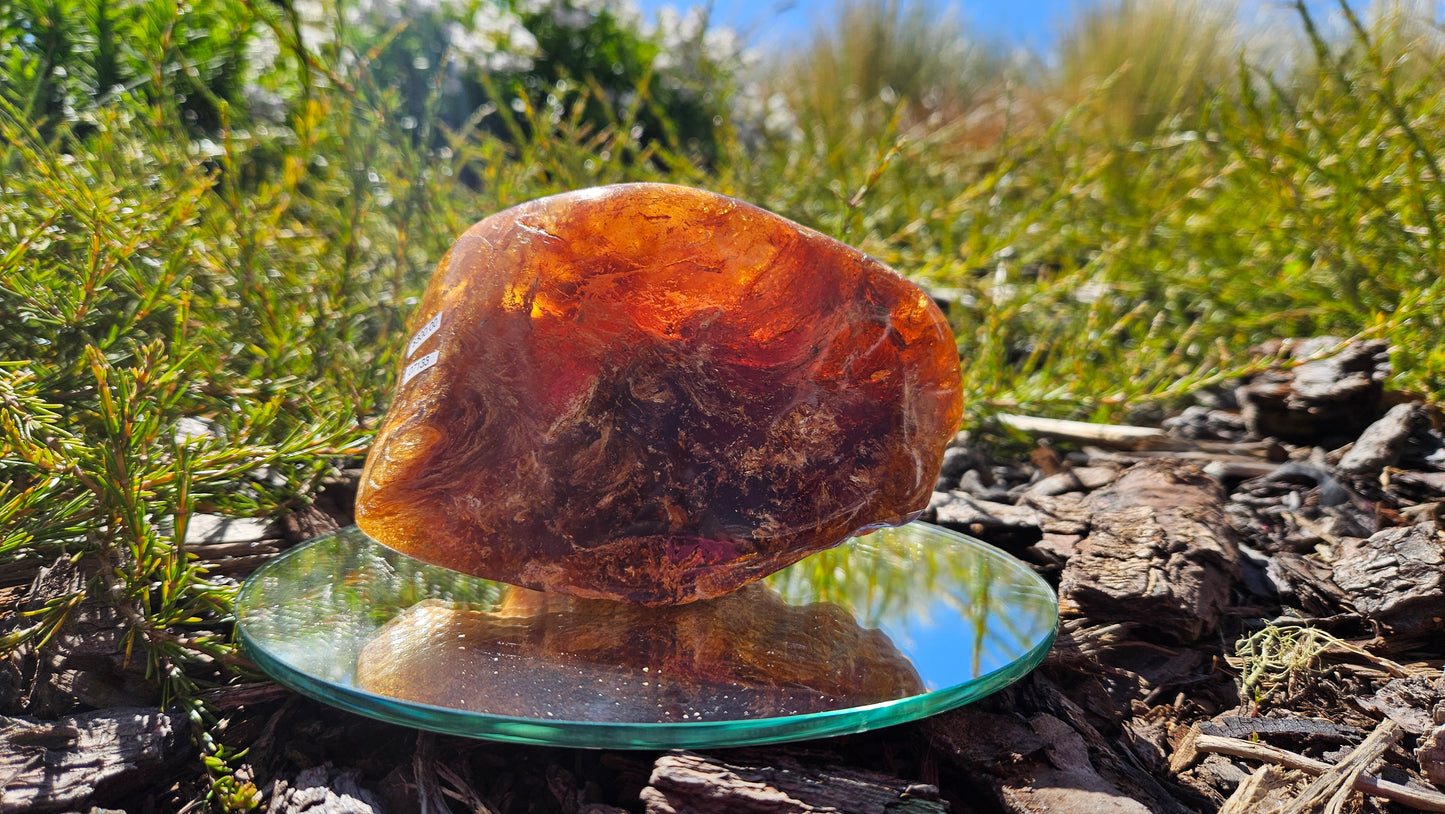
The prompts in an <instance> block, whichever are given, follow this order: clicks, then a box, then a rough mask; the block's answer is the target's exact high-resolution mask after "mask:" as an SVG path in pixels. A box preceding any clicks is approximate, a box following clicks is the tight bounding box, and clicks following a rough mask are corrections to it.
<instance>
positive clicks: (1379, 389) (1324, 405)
mask: <svg viewBox="0 0 1445 814" xmlns="http://www.w3.org/2000/svg"><path fill="white" fill-rule="evenodd" d="M1263 350H1264V352H1265V353H1272V354H1278V355H1280V356H1282V357H1284V358H1287V359H1291V360H1308V361H1304V362H1303V363H1302V364H1299V365H1297V366H1295V367H1293V368H1289V369H1285V368H1277V369H1274V370H1269V371H1265V372H1264V373H1261V374H1258V375H1256V376H1254V377H1253V378H1252V379H1251V380H1250V381H1248V382H1247V383H1245V384H1244V385H1243V386H1241V387H1239V388H1238V389H1237V390H1236V391H1235V396H1236V398H1238V399H1239V403H1240V406H1241V408H1242V413H1243V417H1244V423H1245V426H1247V427H1248V428H1249V431H1250V433H1252V434H1253V435H1254V436H1255V437H1258V438H1266V437H1273V438H1281V439H1286V440H1291V441H1300V442H1310V441H1314V440H1318V439H1320V438H1322V437H1334V438H1344V439H1346V440H1348V439H1351V438H1353V437H1354V436H1355V434H1356V433H1358V432H1359V431H1360V430H1362V429H1364V428H1365V427H1366V426H1367V425H1368V424H1369V423H1370V422H1371V421H1372V420H1373V419H1374V418H1375V416H1377V415H1378V414H1379V408H1380V398H1381V396H1382V395H1383V394H1384V382H1385V377H1386V376H1387V375H1389V371H1390V348H1389V345H1388V344H1386V343H1385V342H1381V341H1372V342H1355V343H1352V344H1349V345H1346V344H1345V343H1343V342H1342V341H1341V340H1339V339H1338V338H1336V337H1329V336H1324V337H1316V338H1312V339H1305V340H1301V341H1296V342H1291V343H1289V344H1288V345H1286V343H1283V342H1280V343H1273V344H1272V345H1271V346H1269V347H1266V348H1264V349H1263ZM1332 351H1337V352H1334V353H1332V355H1329V356H1323V355H1324V354H1328V353H1331V352H1332ZM1322 356H1323V358H1320V357H1322Z"/></svg>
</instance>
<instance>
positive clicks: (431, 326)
mask: <svg viewBox="0 0 1445 814" xmlns="http://www.w3.org/2000/svg"><path fill="white" fill-rule="evenodd" d="M441 327H442V315H441V312H440V311H438V312H437V315H436V316H434V317H432V318H431V320H430V321H429V322H427V324H425V325H423V326H421V330H420V331H417V332H416V336H413V337H412V338H411V341H410V342H408V343H406V358H408V359H410V358H411V355H412V354H413V353H416V349H417V348H419V347H421V346H422V343H423V342H425V341H427V340H428V339H431V337H432V334H434V333H436V332H437V331H438V330H439V329H440V328H441Z"/></svg>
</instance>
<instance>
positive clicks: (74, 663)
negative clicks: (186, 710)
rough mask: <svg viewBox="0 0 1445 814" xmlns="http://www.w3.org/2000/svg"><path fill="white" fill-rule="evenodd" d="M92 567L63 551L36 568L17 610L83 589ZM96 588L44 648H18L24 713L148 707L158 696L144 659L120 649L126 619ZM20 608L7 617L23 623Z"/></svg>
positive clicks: (44, 715)
mask: <svg viewBox="0 0 1445 814" xmlns="http://www.w3.org/2000/svg"><path fill="white" fill-rule="evenodd" d="M94 573H95V565H94V563H93V562H92V561H90V560H84V561H82V563H81V564H77V563H75V562H72V561H71V560H70V558H68V557H60V558H58V559H57V560H56V561H55V562H54V563H52V564H51V565H48V566H45V567H43V568H41V569H40V571H39V573H37V574H36V576H35V580H34V581H33V582H32V583H31V586H30V589H29V590H28V591H27V592H26V594H25V598H24V600H23V601H22V603H21V606H20V610H21V614H26V613H36V612H39V611H40V610H41V609H43V608H44V607H45V606H46V604H47V603H49V602H51V601H53V600H58V599H61V598H63V597H70V596H76V595H80V594H84V593H86V592H87V583H88V582H91V581H92V580H91V578H92V577H93V576H94ZM98 593H99V592H98V591H92V592H91V593H90V594H89V595H86V596H85V597H84V598H83V599H81V600H80V602H79V604H78V605H76V607H75V609H74V610H72V611H71V612H70V613H69V614H68V615H67V617H66V620H65V622H64V623H63V624H62V625H61V627H60V630H59V632H58V633H57V634H56V635H55V636H54V637H53V638H52V640H51V641H50V642H49V643H48V644H47V646H46V647H45V648H43V649H42V650H40V651H39V652H37V651H35V650H34V649H33V648H31V647H30V646H28V645H27V646H26V647H24V648H22V649H21V650H20V651H19V652H18V653H17V656H18V659H17V661H18V663H19V665H20V669H21V670H22V671H23V672H24V673H26V674H27V675H26V678H27V679H28V684H29V686H28V694H27V697H25V698H24V699H23V711H24V712H25V714H27V715H34V716H36V717H40V718H55V717H59V716H61V715H67V714H70V713H72V712H74V711H76V710H78V709H87V708H89V709H100V708H107V707H147V706H151V705H153V704H155V703H157V702H158V700H159V695H160V693H159V689H158V687H157V686H156V684H155V683H154V682H152V681H150V680H148V679H147V678H146V675H145V660H144V659H130V660H127V659H126V658H125V655H124V654H123V653H122V652H121V648H120V642H121V637H122V636H123V635H124V633H125V630H126V627H127V626H128V624H129V622H128V620H127V619H126V617H125V615H124V614H123V613H122V612H121V610H120V609H118V608H117V607H115V606H113V605H111V604H110V603H109V602H107V601H105V600H104V599H103V598H101V597H100V596H97V595H95V594H98ZM131 612H132V613H134V612H135V611H134V610H133V609H131ZM21 614H17V615H16V616H15V617H14V618H13V619H12V620H8V621H9V622H11V623H12V624H16V625H18V624H22V623H25V622H26V620H27V617H26V616H24V615H21ZM0 629H3V628H0Z"/></svg>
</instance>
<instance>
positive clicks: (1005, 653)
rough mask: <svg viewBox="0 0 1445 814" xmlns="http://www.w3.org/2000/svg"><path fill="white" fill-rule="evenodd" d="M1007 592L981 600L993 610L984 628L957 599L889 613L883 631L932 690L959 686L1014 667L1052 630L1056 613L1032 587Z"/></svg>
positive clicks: (952, 598) (880, 624)
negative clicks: (923, 607) (910, 610)
mask: <svg viewBox="0 0 1445 814" xmlns="http://www.w3.org/2000/svg"><path fill="white" fill-rule="evenodd" d="M1023 567H1025V568H1027V566H1023ZM1005 590H1007V593H1003V592H995V593H994V594H993V595H992V596H988V597H980V598H978V599H979V604H986V605H987V606H988V609H989V612H987V613H985V614H983V620H984V624H983V625H981V626H976V624H975V620H976V618H977V616H978V614H977V613H971V612H970V609H969V608H964V607H961V606H960V602H959V600H960V599H961V598H962V597H960V596H958V595H957V594H955V595H953V596H944V597H939V598H936V599H935V600H934V601H933V602H932V603H931V604H930V605H929V606H928V607H927V609H926V610H921V609H917V608H915V609H913V610H912V612H910V613H908V614H897V615H895V614H890V615H889V618H886V619H883V620H881V621H880V622H879V624H878V629H879V630H881V631H883V632H884V633H885V634H887V635H888V638H889V639H891V640H892V641H893V644H894V646H895V647H897V648H898V649H899V650H900V651H902V653H903V654H904V655H905V656H907V657H908V660H909V661H911V662H913V667H914V669H916V670H917V671H918V675H919V676H920V677H921V678H922V679H923V683H924V685H925V686H926V687H927V688H928V689H929V690H938V689H943V688H945V687H951V686H956V685H958V684H962V683H964V682H966V681H971V680H973V679H975V678H977V677H979V676H982V675H987V674H989V673H992V672H995V671H997V670H1001V669H1003V668H1005V667H1007V666H1008V665H1010V664H1012V663H1014V662H1015V661H1017V660H1018V659H1020V658H1021V657H1023V656H1024V655H1026V654H1027V653H1028V652H1029V651H1030V650H1031V649H1033V648H1034V647H1035V646H1037V645H1038V644H1039V643H1040V642H1041V641H1043V639H1044V638H1045V637H1047V636H1048V632H1049V631H1050V630H1051V629H1052V628H1053V615H1052V613H1048V614H1045V613H1044V612H1043V611H1044V610H1045V608H1044V607H1041V605H1042V604H1047V605H1048V607H1047V610H1048V611H1052V604H1051V603H1050V602H1048V600H1047V599H1046V598H1044V597H1042V596H1041V594H1040V593H1039V592H1038V591H1037V590H1033V589H1032V586H1028V587H1024V588H1022V589H1020V588H1014V589H1005ZM976 608H977V605H975V606H974V608H973V610H976Z"/></svg>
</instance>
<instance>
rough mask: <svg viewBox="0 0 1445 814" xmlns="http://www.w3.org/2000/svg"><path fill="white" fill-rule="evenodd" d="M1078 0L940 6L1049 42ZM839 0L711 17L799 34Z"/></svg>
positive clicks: (759, 6) (768, 36)
mask: <svg viewBox="0 0 1445 814" xmlns="http://www.w3.org/2000/svg"><path fill="white" fill-rule="evenodd" d="M1077 2H1078V0H1007V2H990V1H989V0H973V2H960V3H954V4H953V5H952V6H950V5H949V4H948V3H937V4H936V5H938V6H939V7H940V8H954V9H956V10H957V11H958V12H960V13H961V14H962V15H963V17H964V19H966V20H969V21H971V22H972V23H973V24H975V25H976V26H977V27H978V30H979V31H980V32H981V33H982V34H984V35H985V37H995V36H996V37H1000V38H1002V39H1004V40H1006V41H1009V42H1016V43H1019V44H1025V45H1034V46H1039V47H1046V46H1047V45H1048V44H1049V43H1051V42H1052V41H1053V31H1054V30H1055V27H1056V26H1057V25H1058V23H1059V22H1060V21H1062V20H1064V19H1066V18H1067V17H1068V16H1069V14H1070V13H1071V11H1072V10H1073V8H1074V7H1075V6H1076V4H1077ZM639 5H640V6H641V7H642V10H643V13H644V15H646V16H647V17H649V18H650V17H652V16H653V15H654V14H655V13H656V12H657V10H658V9H660V8H662V7H663V6H668V5H670V6H673V7H675V8H678V9H687V8H690V7H692V6H693V5H701V3H691V2H686V0H681V1H679V0H640V2H639ZM836 5H837V2H836V0H752V2H749V1H748V0H713V3H712V19H713V20H715V21H717V22H720V23H722V24H724V25H730V26H732V27H733V28H735V29H737V30H738V31H739V32H740V33H742V34H744V35H747V36H748V37H749V39H750V41H752V42H776V41H779V40H780V39H781V40H786V39H787V37H788V35H790V34H797V35H801V34H803V33H805V32H807V31H809V30H810V29H812V28H813V27H814V25H813V24H814V23H815V22H826V21H827V20H828V16H829V13H830V12H831V10H832V9H833V8H835V7H836Z"/></svg>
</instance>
